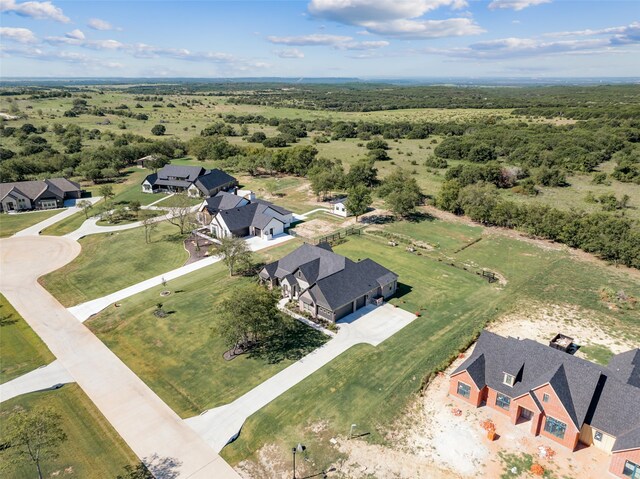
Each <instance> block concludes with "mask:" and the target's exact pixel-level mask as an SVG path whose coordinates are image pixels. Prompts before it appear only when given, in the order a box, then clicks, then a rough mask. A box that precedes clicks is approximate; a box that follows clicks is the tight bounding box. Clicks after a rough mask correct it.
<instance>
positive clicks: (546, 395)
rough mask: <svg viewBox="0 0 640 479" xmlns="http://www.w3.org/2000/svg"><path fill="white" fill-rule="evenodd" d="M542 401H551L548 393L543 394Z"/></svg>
mask: <svg viewBox="0 0 640 479" xmlns="http://www.w3.org/2000/svg"><path fill="white" fill-rule="evenodd" d="M542 402H549V395H548V394H547V393H544V394H543V395H542Z"/></svg>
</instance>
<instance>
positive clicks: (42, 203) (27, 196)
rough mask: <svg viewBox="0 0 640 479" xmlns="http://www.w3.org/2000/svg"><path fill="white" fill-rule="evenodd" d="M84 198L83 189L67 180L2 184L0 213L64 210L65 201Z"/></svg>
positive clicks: (0, 189) (0, 186)
mask: <svg viewBox="0 0 640 479" xmlns="http://www.w3.org/2000/svg"><path fill="white" fill-rule="evenodd" d="M81 197H82V188H81V187H80V185H79V184H78V183H76V182H75V181H70V180H67V179H66V178H51V179H48V180H38V181H18V182H14V183H0V212H2V211H4V212H10V211H27V210H49V209H53V208H62V207H63V206H64V201H65V200H68V199H78V198H81Z"/></svg>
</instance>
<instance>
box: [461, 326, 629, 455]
mask: <svg viewBox="0 0 640 479" xmlns="http://www.w3.org/2000/svg"><path fill="white" fill-rule="evenodd" d="M618 356H620V357H619V358H618V357H614V359H613V360H612V362H611V363H610V366H611V365H618V366H620V367H619V368H618V371H614V370H612V369H609V368H605V367H603V366H600V365H597V364H594V363H591V362H589V361H586V360H584V359H581V358H578V357H575V356H572V355H570V354H567V353H565V352H562V351H558V350H556V349H553V348H550V347H549V346H547V345H544V344H540V343H537V342H535V341H532V340H529V339H523V340H520V339H516V338H511V337H508V338H504V337H502V336H499V335H497V334H494V333H491V332H489V331H483V332H482V334H480V337H479V338H478V341H477V343H476V347H475V349H474V351H473V354H472V355H471V356H470V357H469V358H467V359H466V360H465V361H464V362H463V363H462V364H461V365H460V366H459V367H458V368H457V369H456V370H455V371H454V372H453V373H452V374H454V375H455V374H456V373H459V372H461V371H465V370H466V371H467V372H468V373H469V374H470V375H471V377H472V378H473V380H474V382H476V384H477V385H478V387H479V388H482V387H484V386H488V387H490V388H491V389H494V390H496V391H499V392H501V393H503V394H506V395H507V396H509V397H511V398H516V397H519V396H522V395H523V394H526V393H528V392H530V391H531V390H533V389H536V388H538V387H539V386H542V385H544V384H547V383H549V384H550V385H551V387H553V389H554V391H555V392H556V394H557V395H558V398H559V399H560V401H561V402H562V404H563V405H564V407H565V409H566V410H567V413H568V414H569V416H570V417H571V419H572V421H573V422H574V424H575V425H576V427H577V428H580V427H581V426H582V424H583V423H585V422H586V423H587V424H591V425H592V426H593V427H595V428H596V429H600V430H602V431H604V432H606V433H607V434H610V435H612V436H614V437H617V438H618V440H617V441H616V444H615V447H614V450H622V449H621V448H623V447H624V448H625V449H629V448H640V433H639V432H637V431H636V430H637V428H640V389H639V388H638V387H636V386H634V385H633V384H632V383H626V382H625V381H624V380H621V379H620V377H622V378H627V377H628V371H629V370H631V371H635V364H634V361H635V360H636V358H637V357H638V356H637V352H636V350H634V351H630V352H629V353H624V355H618ZM481 358H482V359H481ZM616 358H617V359H616ZM629 364H631V365H633V366H634V367H633V368H630V367H629V366H628V365H629ZM514 365H515V366H514ZM520 365H522V366H521V370H520V374H518V376H517V380H516V383H515V384H514V386H513V387H509V386H508V385H506V384H504V383H503V379H504V373H505V372H507V373H509V374H512V372H509V370H510V371H514V370H515V369H518V368H519V367H520ZM541 408H542V409H544V406H543V405H541ZM633 431H636V432H633Z"/></svg>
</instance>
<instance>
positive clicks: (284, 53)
mask: <svg viewBox="0 0 640 479" xmlns="http://www.w3.org/2000/svg"><path fill="white" fill-rule="evenodd" d="M274 53H275V54H276V55H278V56H279V57H280V58H304V53H302V52H301V51H300V50H298V49H297V48H287V49H286V50H276V51H274Z"/></svg>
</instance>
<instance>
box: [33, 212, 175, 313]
mask: <svg viewBox="0 0 640 479" xmlns="http://www.w3.org/2000/svg"><path fill="white" fill-rule="evenodd" d="M183 239H184V237H183V236H181V235H179V234H178V228H177V227H175V226H173V225H170V224H169V223H166V222H164V221H163V222H160V223H159V224H158V227H157V229H156V230H155V231H154V232H153V233H152V242H151V243H150V244H146V243H145V240H144V228H141V227H140V228H133V229H130V230H125V231H120V232H115V233H105V234H100V235H91V236H87V237H85V238H83V239H81V240H80V244H81V245H82V252H81V253H80V255H79V256H78V257H77V258H75V259H74V260H73V261H72V262H71V263H69V264H67V265H66V266H64V267H63V268H61V269H59V270H57V271H54V272H53V273H49V274H48V275H46V276H43V277H42V278H40V282H41V284H42V285H43V286H44V287H45V288H46V289H47V290H49V292H50V293H51V294H53V295H54V296H55V297H56V298H57V299H58V300H59V301H60V302H61V303H62V304H63V305H64V306H67V307H68V306H73V305H75V304H79V303H82V302H84V301H88V300H91V299H95V298H99V297H101V296H105V295H107V294H110V293H113V292H115V291H118V290H120V289H122V288H126V287H127V286H131V285H133V284H136V283H138V282H140V281H143V280H145V279H149V278H152V277H153V276H156V275H159V274H162V273H164V272H166V271H170V270H172V269H175V268H178V267H180V266H182V265H183V264H184V263H185V261H186V260H187V258H188V253H187V252H186V251H185V250H184V247H183V243H182V242H183Z"/></svg>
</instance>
